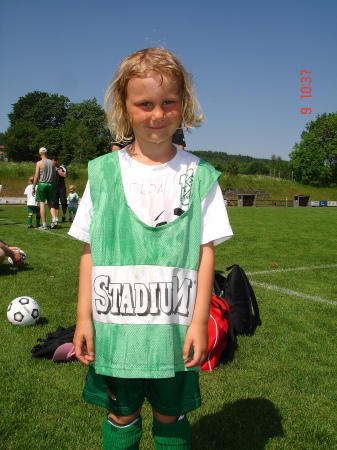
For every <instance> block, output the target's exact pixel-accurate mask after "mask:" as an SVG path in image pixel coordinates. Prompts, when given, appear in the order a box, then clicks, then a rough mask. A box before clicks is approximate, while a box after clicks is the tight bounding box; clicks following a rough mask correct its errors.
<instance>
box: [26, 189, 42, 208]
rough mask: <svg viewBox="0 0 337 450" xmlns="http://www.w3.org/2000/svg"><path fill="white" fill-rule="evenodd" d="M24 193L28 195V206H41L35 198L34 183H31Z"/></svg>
mask: <svg viewBox="0 0 337 450" xmlns="http://www.w3.org/2000/svg"><path fill="white" fill-rule="evenodd" d="M24 195H27V206H40V203H38V202H37V201H36V200H35V196H34V195H33V185H32V184H29V185H28V186H27V187H26V189H25V192H24Z"/></svg>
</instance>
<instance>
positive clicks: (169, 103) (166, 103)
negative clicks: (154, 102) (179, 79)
mask: <svg viewBox="0 0 337 450" xmlns="http://www.w3.org/2000/svg"><path fill="white" fill-rule="evenodd" d="M172 103H174V101H173V100H166V101H165V102H164V105H171V104H172Z"/></svg>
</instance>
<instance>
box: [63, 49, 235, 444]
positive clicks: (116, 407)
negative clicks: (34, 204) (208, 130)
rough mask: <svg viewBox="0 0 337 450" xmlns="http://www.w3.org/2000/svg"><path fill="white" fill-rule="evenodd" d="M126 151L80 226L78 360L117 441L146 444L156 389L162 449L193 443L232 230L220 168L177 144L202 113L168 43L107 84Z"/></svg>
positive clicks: (88, 392) (116, 158) (92, 177)
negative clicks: (217, 254) (218, 261)
mask: <svg viewBox="0 0 337 450" xmlns="http://www.w3.org/2000/svg"><path fill="white" fill-rule="evenodd" d="M106 110H107V116H108V121H109V126H110V128H111V130H112V131H113V134H114V135H115V136H116V139H117V140H118V141H123V140H125V139H126V138H127V137H128V136H130V135H131V134H133V135H134V137H135V140H134V142H133V143H131V144H130V145H128V146H127V147H125V148H124V149H122V150H119V151H116V152H113V153H109V154H107V155H104V156H101V157H99V158H97V159H95V160H93V161H91V162H90V163H89V181H88V184H87V187H86V190H85V193H84V195H83V198H82V200H81V204H80V206H79V209H78V212H77V215H76V218H75V220H74V222H73V225H72V227H71V229H70V232H69V233H70V234H71V235H72V236H74V237H76V238H78V239H80V240H82V241H84V242H85V245H84V250H83V254H82V257H81V263H80V281H79V295H78V309H77V317H78V318H77V326H76V332H75V336H74V345H75V351H76V356H77V358H78V359H79V360H80V361H82V362H83V363H84V364H86V365H89V373H88V377H87V381H86V385H85V388H84V391H83V396H84V398H85V399H86V400H87V401H89V402H91V403H94V404H97V405H100V406H102V407H104V408H106V409H107V410H108V414H107V416H106V417H105V420H104V422H103V445H104V448H105V449H138V448H139V441H140V438H141V433H142V421H141V415H140V414H141V409H142V404H143V402H144V399H145V398H147V400H148V401H149V402H150V404H151V406H152V410H153V429H152V431H153V436H154V441H155V448H156V449H171V448H174V449H189V448H190V446H191V437H190V426H189V422H188V420H187V417H186V413H187V412H189V411H192V410H194V409H196V408H198V407H199V406H200V404H201V400H200V393H199V385H198V370H199V365H200V364H201V363H202V362H203V361H204V359H205V356H206V351H207V324H208V318H209V306H210V299H211V291H212V283H213V270H214V252H213V246H214V245H217V244H219V243H221V242H223V241H224V240H226V239H228V238H229V237H231V236H232V230H231V227H230V225H229V222H228V217H227V212H226V209H225V206H224V201H223V198H222V194H221V190H220V188H219V186H218V183H217V179H218V177H219V172H216V171H215V170H214V169H213V167H211V166H210V165H208V164H207V163H205V162H204V161H202V160H200V159H199V158H197V157H195V156H193V155H191V154H190V153H188V152H185V151H182V150H181V149H180V148H179V147H178V146H176V145H173V144H172V136H173V134H174V132H175V131H176V129H177V128H178V127H179V126H180V124H183V127H184V129H190V128H192V127H195V126H198V125H199V123H200V122H201V121H202V118H201V116H200V115H199V114H198V103H197V100H196V98H195V95H194V92H193V86H192V82H191V77H190V75H189V74H188V73H187V72H186V71H185V69H184V67H183V66H182V64H181V62H180V61H179V60H178V59H177V58H176V57H175V56H174V55H173V54H172V53H171V52H169V51H168V50H164V49H157V48H155V49H145V50H141V51H138V52H135V53H133V54H131V55H130V56H128V57H127V58H126V59H125V60H124V61H123V62H122V63H121V65H120V67H119V69H118V70H117V73H116V76H115V78H114V80H113V81H112V83H111V85H110V86H109V88H108V90H107V94H106Z"/></svg>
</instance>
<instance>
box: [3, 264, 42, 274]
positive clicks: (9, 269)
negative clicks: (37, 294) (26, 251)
mask: <svg viewBox="0 0 337 450" xmlns="http://www.w3.org/2000/svg"><path fill="white" fill-rule="evenodd" d="M30 270H34V267H31V266H27V265H24V266H22V267H13V266H12V265H10V264H1V265H0V274H1V276H6V275H17V274H18V272H19V271H20V272H29V271H30Z"/></svg>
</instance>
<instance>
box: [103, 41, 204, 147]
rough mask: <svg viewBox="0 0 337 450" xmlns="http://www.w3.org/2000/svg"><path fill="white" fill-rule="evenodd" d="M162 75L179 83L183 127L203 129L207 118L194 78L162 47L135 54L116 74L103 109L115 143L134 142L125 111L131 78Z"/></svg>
mask: <svg viewBox="0 0 337 450" xmlns="http://www.w3.org/2000/svg"><path fill="white" fill-rule="evenodd" d="M153 71H154V72H157V73H159V74H160V75H161V77H162V76H163V73H168V74H169V75H170V76H172V77H173V78H174V79H175V80H176V81H177V83H178V94H179V95H181V102H182V103H181V110H182V128H184V129H186V130H189V129H191V128H194V127H198V126H200V123H201V122H203V120H204V117H203V115H202V113H201V108H200V105H199V102H198V100H197V98H196V95H195V93H194V88H193V82H192V75H191V74H189V73H188V72H187V71H186V70H185V68H184V66H183V65H182V63H181V62H180V61H179V59H178V58H177V57H176V56H175V55H174V54H173V53H171V52H170V51H169V50H166V49H163V48H146V49H144V50H139V51H137V52H135V53H132V54H131V55H129V56H128V57H127V58H125V59H124V61H122V62H121V64H120V65H119V68H118V69H117V72H116V75H115V77H114V79H113V80H112V82H111V83H110V85H109V86H108V89H107V91H106V93H105V99H104V107H105V112H106V115H107V120H108V126H109V128H110V131H111V132H112V134H113V135H114V138H115V140H116V142H120V141H125V140H128V139H129V140H130V139H132V136H131V135H132V127H131V124H130V122H129V120H128V115H127V111H126V89H127V85H128V82H129V81H130V80H131V78H134V77H142V76H144V75H145V74H147V73H149V72H153Z"/></svg>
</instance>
